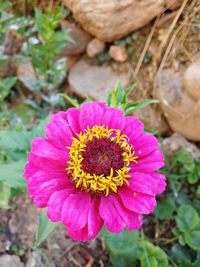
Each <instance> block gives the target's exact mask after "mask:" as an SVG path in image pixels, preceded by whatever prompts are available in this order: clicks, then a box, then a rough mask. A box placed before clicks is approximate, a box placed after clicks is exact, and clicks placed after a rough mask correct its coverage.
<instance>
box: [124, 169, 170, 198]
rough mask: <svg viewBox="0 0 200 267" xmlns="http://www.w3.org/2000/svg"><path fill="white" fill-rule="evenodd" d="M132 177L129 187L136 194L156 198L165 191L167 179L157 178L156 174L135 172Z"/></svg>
mask: <svg viewBox="0 0 200 267" xmlns="http://www.w3.org/2000/svg"><path fill="white" fill-rule="evenodd" d="M131 176H132V178H131V179H129V180H128V181H129V184H130V185H129V186H128V187H129V188H130V189H131V190H133V191H134V192H140V193H144V194H147V195H152V196H155V195H157V194H160V193H161V192H162V191H164V190H165V185H166V182H165V179H160V178H156V176H155V174H154V173H141V172H134V173H131Z"/></svg>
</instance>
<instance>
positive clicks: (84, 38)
mask: <svg viewBox="0 0 200 267" xmlns="http://www.w3.org/2000/svg"><path fill="white" fill-rule="evenodd" d="M61 27H62V28H63V29H67V30H69V36H70V37H71V39H72V41H69V42H68V43H67V44H66V46H65V47H64V48H63V49H62V51H61V54H60V56H61V57H63V56H74V55H79V54H81V53H84V52H85V50H86V48H87V45H88V43H89V42H90V40H91V36H90V35H89V34H88V33H86V32H84V31H83V30H82V29H81V28H80V27H78V26H77V25H76V24H75V23H69V22H67V21H65V20H63V21H62V22H61Z"/></svg>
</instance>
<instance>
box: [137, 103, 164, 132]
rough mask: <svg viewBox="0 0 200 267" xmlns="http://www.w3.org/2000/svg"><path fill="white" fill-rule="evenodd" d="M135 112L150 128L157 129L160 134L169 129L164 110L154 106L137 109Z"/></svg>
mask: <svg viewBox="0 0 200 267" xmlns="http://www.w3.org/2000/svg"><path fill="white" fill-rule="evenodd" d="M133 114H134V115H136V116H138V117H139V118H140V119H141V121H142V122H143V123H144V125H145V127H146V128H147V129H149V130H152V131H157V132H158V133H159V134H165V133H167V132H168V131H169V126H168V125H167V122H166V120H165V118H164V116H163V114H162V112H161V111H160V110H156V109H154V108H153V107H152V106H147V107H145V108H140V109H136V110H135V111H134V113H133Z"/></svg>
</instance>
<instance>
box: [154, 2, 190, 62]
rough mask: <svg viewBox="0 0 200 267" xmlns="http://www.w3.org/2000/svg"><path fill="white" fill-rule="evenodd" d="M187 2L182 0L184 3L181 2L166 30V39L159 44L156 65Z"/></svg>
mask: <svg viewBox="0 0 200 267" xmlns="http://www.w3.org/2000/svg"><path fill="white" fill-rule="evenodd" d="M187 2H188V0H184V1H183V3H182V5H181V7H180V8H179V10H178V12H177V14H176V16H175V18H174V20H173V21H172V23H171V25H170V27H169V30H168V32H167V35H166V37H165V38H164V39H163V41H162V42H161V44H160V48H159V51H158V55H157V60H156V62H157V64H158V62H159V60H160V58H161V55H162V52H163V49H164V47H165V46H166V44H167V42H168V39H169V37H170V35H171V33H172V31H173V29H174V28H175V26H176V24H177V22H178V20H179V18H180V16H181V14H182V12H183V10H184V8H185V6H186V4H187Z"/></svg>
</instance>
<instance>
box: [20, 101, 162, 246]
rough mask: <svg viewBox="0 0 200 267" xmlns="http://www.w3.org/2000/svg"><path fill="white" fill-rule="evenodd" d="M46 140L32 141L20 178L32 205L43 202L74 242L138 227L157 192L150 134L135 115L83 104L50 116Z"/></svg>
mask: <svg viewBox="0 0 200 267" xmlns="http://www.w3.org/2000/svg"><path fill="white" fill-rule="evenodd" d="M45 133H46V138H35V139H34V140H33V142H32V147H31V152H30V154H29V156H28V160H29V162H28V164H27V165H26V167H25V171H24V177H25V178H26V179H27V184H28V192H29V195H30V196H31V197H32V198H33V201H34V203H35V205H36V206H37V207H40V208H43V207H47V215H48V217H49V219H50V220H51V221H53V222H57V221H61V222H62V223H63V224H64V225H65V226H66V227H67V234H68V235H69V236H70V237H71V238H72V239H74V240H81V241H87V240H89V239H92V238H95V237H96V236H97V234H98V233H99V231H100V230H101V228H102V226H103V225H105V226H106V228H107V230H108V231H110V232H116V233H118V232H120V231H122V230H123V229H124V228H127V229H128V230H129V231H131V230H135V229H139V228H140V227H141V225H142V217H141V215H142V214H149V213H151V212H152V211H153V210H154V209H155V207H156V199H155V196H156V194H159V193H161V192H162V191H164V189H165V186H166V182H165V177H164V175H163V174H160V173H156V172H155V171H156V170H158V169H159V168H161V167H162V166H163V165H164V161H163V154H162V152H161V151H160V150H159V148H158V142H157V139H156V138H155V137H154V136H153V135H151V134H148V133H144V127H143V123H142V122H141V121H140V120H139V119H138V118H137V117H135V116H128V117H125V116H124V114H123V111H122V110H121V109H117V108H113V107H108V106H106V104H104V103H97V102H93V103H85V104H83V105H82V108H81V110H79V109H77V108H70V109H68V110H67V111H66V112H58V113H56V114H54V115H52V116H51V122H50V123H49V124H48V125H47V126H46V127H45Z"/></svg>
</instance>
